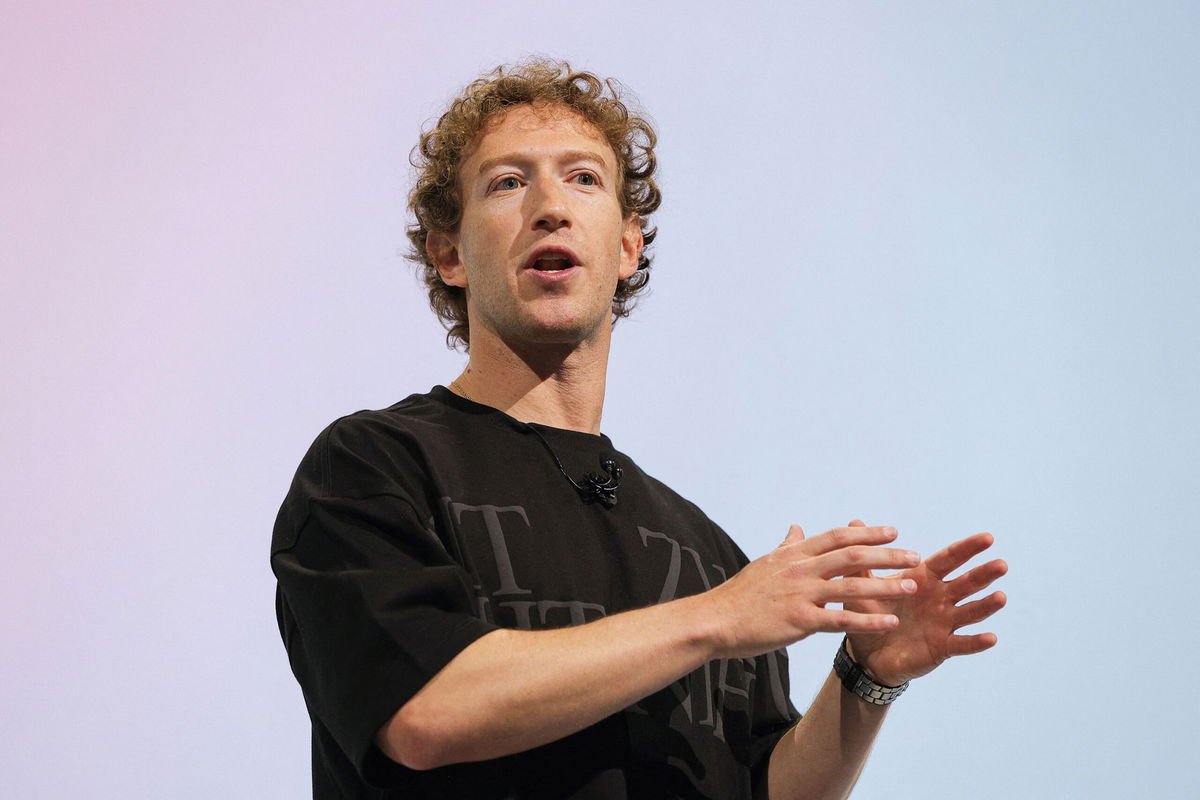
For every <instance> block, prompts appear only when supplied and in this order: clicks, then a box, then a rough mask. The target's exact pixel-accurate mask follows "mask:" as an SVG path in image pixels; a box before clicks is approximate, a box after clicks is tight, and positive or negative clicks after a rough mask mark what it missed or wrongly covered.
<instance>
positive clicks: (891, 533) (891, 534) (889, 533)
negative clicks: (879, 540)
mask: <svg viewBox="0 0 1200 800" xmlns="http://www.w3.org/2000/svg"><path fill="white" fill-rule="evenodd" d="M883 535H884V536H886V537H888V538H889V539H895V538H896V529H895V528H884V529H883Z"/></svg>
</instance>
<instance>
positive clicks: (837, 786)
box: [760, 671, 888, 800]
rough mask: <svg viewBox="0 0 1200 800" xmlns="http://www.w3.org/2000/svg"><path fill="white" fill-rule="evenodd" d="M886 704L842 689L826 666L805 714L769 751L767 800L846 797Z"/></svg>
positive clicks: (884, 714)
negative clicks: (877, 704)
mask: <svg viewBox="0 0 1200 800" xmlns="http://www.w3.org/2000/svg"><path fill="white" fill-rule="evenodd" d="M887 710H888V706H876V705H871V704H870V703H867V702H864V701H863V700H861V699H859V698H858V697H855V696H854V695H852V694H851V693H850V692H848V691H846V690H845V689H844V688H843V687H842V684H841V681H839V680H838V677H837V676H836V675H835V674H833V672H832V671H831V672H830V673H829V677H828V678H827V679H826V680H825V685H824V686H822V687H821V691H820V692H819V693H818V694H817V697H816V699H815V700H813V703H812V705H811V706H810V707H809V709H808V712H807V713H806V714H805V715H804V718H803V719H801V720H800V722H798V723H797V724H796V725H795V726H794V727H793V728H792V729H791V730H790V731H788V732H787V733H786V734H785V735H784V736H783V738H782V739H780V740H779V743H778V744H777V745H776V746H775V750H774V751H773V752H772V753H771V760H770V764H769V769H768V773H767V787H768V792H769V794H768V795H767V796H769V797H770V800H791V799H792V798H805V799H806V800H808V798H821V799H822V800H823V799H824V798H844V797H848V796H849V795H850V790H851V789H853V788H854V784H855V783H856V782H857V781H858V776H859V774H860V773H861V772H862V768H863V765H865V764H866V762H867V756H868V755H869V754H870V752H871V746H872V744H874V742H875V736H876V735H877V734H878V733H879V728H880V726H882V725H883V720H884V717H885V716H887ZM760 796H761V793H760Z"/></svg>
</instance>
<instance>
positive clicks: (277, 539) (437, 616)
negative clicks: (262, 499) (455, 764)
mask: <svg viewBox="0 0 1200 800" xmlns="http://www.w3.org/2000/svg"><path fill="white" fill-rule="evenodd" d="M336 425H337V423H335V426H336ZM397 460H398V459H397V456H396V454H395V453H387V454H386V456H385V453H384V452H383V451H380V450H378V449H377V448H376V447H375V446H364V444H363V440H361V439H360V438H359V437H356V436H353V435H349V436H347V435H339V432H338V431H337V430H336V427H335V428H331V429H330V430H328V431H326V433H325V434H323V435H322V437H320V438H319V439H318V440H317V442H316V443H315V444H314V445H313V448H312V449H311V450H310V452H309V454H308V456H306V458H305V460H304V462H303V463H302V464H301V466H300V469H299V471H298V472H297V475H296V478H295V480H294V481H293V484H292V489H291V491H290V492H289V494H288V497H287V499H286V500H285V501H284V505H283V508H282V509H281V510H280V514H279V519H278V521H277V523H276V528H275V533H274V537H273V541H272V547H271V565H272V569H273V571H274V573H275V576H276V578H277V579H278V582H279V585H278V593H277V613H278V616H279V624H280V629H281V632H282V634H283V638H284V644H285V646H286V647H287V651H288V657H289V660H290V662H291V666H292V671H293V672H294V673H295V676H296V679H297V680H298V682H299V683H300V686H301V688H302V689H303V692H304V697H305V701H306V703H307V704H308V706H309V711H310V714H311V715H312V716H313V718H314V722H319V724H320V725H321V726H323V727H324V728H325V729H327V731H328V733H329V735H330V737H331V738H332V739H333V741H334V742H335V743H336V745H337V746H338V748H339V749H340V750H341V751H342V752H343V753H344V754H345V756H346V758H347V759H348V761H350V762H351V763H352V764H353V765H354V767H355V769H356V771H357V772H358V774H359V775H360V776H361V777H362V778H363V780H365V781H367V782H375V781H373V780H372V775H371V774H370V773H371V772H372V769H371V765H372V764H373V763H376V764H377V763H378V759H379V758H381V755H380V753H379V752H378V750H377V749H375V745H374V737H375V733H376V731H378V729H379V728H380V727H381V726H382V725H383V724H384V723H385V722H386V721H387V720H388V719H389V718H390V717H391V716H392V715H393V714H394V713H395V712H396V711H397V710H398V709H399V708H400V707H401V706H402V705H403V704H404V703H405V702H407V700H408V699H409V698H411V697H412V696H413V695H414V694H416V693H417V691H419V690H420V689H421V687H422V686H424V685H425V683H426V682H427V681H428V680H429V679H430V678H431V677H433V676H434V675H435V674H436V673H437V672H438V671H439V670H441V669H442V667H444V666H445V665H446V664H447V663H448V662H449V661H450V660H451V659H453V658H454V657H455V656H456V655H457V654H458V653H459V652H461V651H462V650H463V649H464V648H465V647H467V646H468V645H469V644H471V643H472V642H473V641H475V639H477V638H478V637H480V636H482V635H483V634H485V633H487V632H489V631H491V630H493V629H494V628H495V626H493V625H491V624H488V623H486V622H484V621H482V620H481V619H479V618H478V617H477V616H476V615H475V614H474V613H473V606H474V602H475V601H474V599H473V598H474V593H473V590H472V587H471V581H470V577H469V575H468V573H467V572H466V571H465V570H464V569H463V568H462V566H461V565H460V564H458V563H457V562H456V561H455V560H454V559H453V558H452V557H451V556H450V554H449V552H448V550H447V548H446V546H445V544H444V542H443V541H442V540H441V538H440V537H439V536H438V535H437V534H436V533H435V532H434V531H433V530H431V522H430V520H431V519H432V514H423V513H421V512H420V511H418V509H417V504H418V501H417V500H414V498H413V496H412V495H413V492H412V491H411V488H409V487H406V486H405V482H406V481H405V480H404V479H402V478H401V477H399V473H397V470H398V469H400V470H403V469H419V467H416V466H415V465H407V466H406V465H404V464H399V463H397ZM399 460H401V461H402V460H404V459H403V458H402V457H401V458H400V459H399ZM375 777H376V779H378V776H375Z"/></svg>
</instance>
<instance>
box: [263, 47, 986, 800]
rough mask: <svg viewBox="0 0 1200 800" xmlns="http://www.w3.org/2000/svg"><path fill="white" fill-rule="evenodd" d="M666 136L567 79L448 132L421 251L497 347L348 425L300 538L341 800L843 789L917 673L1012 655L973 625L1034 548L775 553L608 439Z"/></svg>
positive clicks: (852, 537)
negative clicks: (604, 413)
mask: <svg viewBox="0 0 1200 800" xmlns="http://www.w3.org/2000/svg"><path fill="white" fill-rule="evenodd" d="M654 143H655V140H654V134H653V131H652V130H651V128H650V127H649V126H648V125H647V124H646V123H645V122H644V121H643V120H641V119H640V118H638V117H637V116H635V115H631V114H630V113H629V112H628V111H627V109H626V108H625V106H624V105H623V104H621V102H620V100H619V97H617V96H616V95H615V93H614V90H613V87H612V86H611V85H610V84H605V83H603V82H601V81H600V80H598V79H597V78H595V77H594V76H592V75H589V74H587V73H574V72H572V71H571V70H570V68H569V67H568V66H567V65H565V64H555V63H544V62H537V63H531V64H526V65H522V66H520V67H518V68H515V69H504V68H501V69H499V70H497V71H496V72H495V73H493V74H491V75H489V76H487V77H485V78H482V79H480V80H478V81H476V82H475V83H473V84H471V85H470V86H468V87H467V89H466V90H465V91H464V93H463V95H462V96H461V97H460V98H459V99H458V100H456V101H455V103H454V104H453V105H452V106H451V108H450V110H449V111H448V112H447V113H446V114H445V115H443V116H442V118H441V119H440V120H439V121H438V124H437V126H436V127H435V128H434V129H433V130H431V131H430V132H428V133H426V134H425V135H424V136H423V137H422V140H421V144H420V145H419V148H418V152H417V155H416V163H417V166H418V167H419V168H420V169H421V175H420V177H419V179H418V182H417V185H416V187H415V188H414V190H413V194H412V196H411V199H410V203H411V205H412V207H413V209H414V212H415V215H416V218H417V222H416V224H415V225H414V226H413V227H412V228H411V229H410V238H411V239H412V241H413V244H414V249H415V253H416V259H417V260H418V261H420V263H422V264H423V265H424V269H425V277H426V283H427V285H428V287H429V289H430V297H431V301H432V305H433V307H434V309H435V310H436V311H437V312H438V313H439V315H440V316H441V317H442V318H443V321H444V322H445V323H446V324H447V327H448V328H449V338H450V340H451V341H452V342H461V343H462V344H464V345H466V346H467V347H468V348H469V361H468V363H467V366H466V369H465V370H464V371H463V373H462V374H461V375H459V376H458V377H457V378H456V379H455V380H453V381H451V382H450V384H449V388H444V387H436V388H435V389H434V390H433V391H432V392H430V393H429V394H427V395H413V396H412V397H409V398H407V399H406V400H404V401H402V402H400V403H398V404H397V405H395V406H393V407H391V408H389V409H386V410H383V411H375V412H359V413H358V414H354V415H351V416H349V417H345V418H343V419H341V420H338V421H337V422H335V423H334V424H333V425H332V426H330V427H329V428H328V429H326V430H325V431H324V432H323V433H322V434H321V436H320V437H319V438H318V439H317V441H316V443H315V444H314V445H313V447H312V449H311V450H310V451H309V454H308V455H307V456H306V458H305V460H304V462H303V463H302V464H301V466H300V469H299V471H298V473H297V476H296V479H295V481H294V483H293V486H292V489H291V491H290V493H289V494H288V497H287V499H286V500H285V502H284V504H283V508H282V509H281V511H280V516H279V521H278V523H277V525H276V529H275V534H274V540H273V543H272V565H273V568H274V570H275V573H276V575H277V577H278V579H279V592H278V614H279V622H280V628H281V631H282V633H283V637H284V641H285V644H286V646H287V650H288V653H289V656H290V659H291V664H292V668H293V671H294V672H295V674H296V677H297V679H298V680H299V682H300V684H301V687H302V688H303V690H304V697H305V701H306V703H307V705H308V708H309V712H310V715H311V718H312V725H313V781H314V794H315V795H316V796H317V797H322V798H324V797H354V798H392V797H394V798H400V797H405V798H625V797H636V798H643V797H644V798H671V797H682V798H713V799H714V800H716V799H717V798H720V800H724V799H725V798H737V797H747V798H748V797H752V796H754V797H770V798H774V799H780V798H801V797H803V798H815V797H844V796H845V795H847V794H848V792H849V791H850V789H851V788H852V786H853V785H854V782H855V780H856V779H857V776H858V774H859V772H860V770H861V769H862V766H863V764H864V762H865V759H866V756H867V753H868V751H869V749H870V746H871V743H872V741H873V740H874V737H875V735H876V733H877V732H878V730H879V727H880V725H881V724H882V722H883V718H884V716H885V714H886V712H887V707H888V706H887V704H888V703H890V702H891V701H892V700H893V699H895V697H896V696H897V695H898V693H899V691H901V690H902V687H903V686H904V685H906V683H907V681H909V680H910V679H912V678H915V677H918V676H920V675H923V674H925V673H927V672H929V671H930V670H932V669H933V668H934V667H936V666H937V665H938V664H939V663H941V662H942V661H944V660H945V659H946V658H948V657H950V656H953V655H962V654H967V653H975V652H979V651H981V650H984V649H987V648H988V647H991V646H992V645H993V644H995V641H996V639H995V636H993V635H992V634H977V635H973V636H962V635H957V634H956V633H955V631H956V630H957V629H958V628H959V627H961V626H964V625H968V624H971V623H974V622H979V621H981V620H983V619H985V618H987V617H989V616H990V615H991V614H993V613H994V612H995V611H997V610H998V609H999V608H1000V607H1001V606H1003V604H1004V596H1003V594H1002V593H1000V592H996V593H993V594H991V595H990V596H988V597H985V598H983V599H980V600H975V601H974V602H967V603H963V604H961V605H960V602H961V601H963V600H965V599H966V598H967V597H969V596H970V595H973V594H975V593H977V592H979V591H980V590H982V589H983V588H985V587H986V586H988V585H989V584H990V583H991V582H992V581H994V580H995V579H996V578H998V577H999V576H1000V575H1002V574H1003V573H1004V571H1005V569H1006V567H1005V565H1004V563H1003V562H1002V561H992V562H990V563H987V564H984V565H982V566H978V567H975V568H974V569H972V570H970V571H968V572H966V573H965V574H964V575H962V576H960V577H958V578H956V579H954V580H951V581H944V580H943V578H945V576H946V575H947V574H948V573H949V572H951V571H952V570H954V569H956V568H958V567H959V566H960V565H962V564H964V563H965V562H966V561H967V560H968V559H970V558H971V557H973V556H975V555H977V554H978V553H980V552H982V551H983V550H985V549H986V548H987V547H989V546H990V544H991V537H990V536H989V535H988V534H977V535H975V536H972V537H969V538H967V539H964V540H962V541H960V542H957V543H955V544H953V545H951V546H950V547H948V548H946V549H945V550H943V551H941V552H939V553H937V554H935V555H934V556H932V557H930V558H928V559H926V560H924V561H922V560H920V559H919V557H918V556H917V554H915V553H910V552H907V551H905V550H902V549H897V548H893V547H889V546H887V545H889V544H890V543H891V542H892V541H893V540H894V539H895V537H896V532H895V531H894V530H893V529H891V528H887V527H870V526H866V525H864V524H862V523H861V522H859V521H857V520H856V521H854V522H852V523H851V524H850V525H849V526H847V527H845V528H839V529H836V530H832V531H829V532H827V533H824V534H821V535H819V536H813V537H811V538H805V536H804V533H803V532H802V531H801V529H800V528H799V527H796V526H793V527H792V529H791V530H790V531H789V532H788V534H787V537H786V539H785V540H784V542H783V543H782V544H781V545H780V546H779V547H778V548H776V549H775V550H774V551H773V552H771V553H770V554H768V555H766V556H764V557H762V558H760V559H758V560H756V561H753V562H748V560H747V559H746V557H745V556H744V555H743V554H742V553H741V551H740V550H738V549H737V547H736V546H735V545H734V544H733V543H732V541H730V539H729V538H728V537H727V536H726V535H725V534H724V532H722V531H721V530H720V529H719V528H717V526H716V525H715V524H713V523H712V522H711V521H709V520H708V519H707V517H705V516H704V515H703V514H702V513H701V512H700V511H699V509H697V508H696V507H695V506H694V505H692V504H691V503H689V502H687V501H686V500H684V499H682V498H681V497H679V496H678V495H676V494H675V493H674V492H672V491H671V490H670V489H668V488H667V487H666V486H664V485H663V484H661V483H659V482H658V481H656V480H654V479H653V478H651V477H649V476H647V475H646V474H645V473H643V472H642V471H641V470H640V469H639V468H638V467H637V465H636V464H635V463H634V462H633V461H632V460H631V459H630V458H629V457H628V456H626V455H624V454H623V453H621V452H619V451H618V450H616V449H615V448H614V447H613V445H612V443H611V442H610V441H609V440H608V439H607V437H604V436H603V435H601V434H600V420H601V410H602V406H603V400H604V387H605V374H606V369H607V364H608V354H609V346H610V341H611V334H612V327H613V323H614V320H615V318H617V317H618V316H622V315H624V314H626V313H628V310H629V306H630V303H631V301H632V299H633V297H634V296H635V295H636V293H637V291H638V290H639V289H640V288H641V287H642V286H644V284H645V281H646V279H647V275H648V269H649V266H650V260H649V257H648V256H647V255H646V253H645V246H646V245H647V244H648V243H649V242H650V241H651V240H652V239H653V235H654V231H653V229H652V228H650V227H649V226H648V223H647V217H648V215H649V214H650V213H651V212H653V211H654V210H655V208H657V206H658V201H659V193H658V189H657V187H656V186H655V184H654V181H653V173H654V166H655V162H654V155H653V147H654ZM872 570H901V571H900V572H898V573H896V574H892V575H890V576H889V577H878V576H875V575H873V573H872ZM835 604H841V605H842V606H843V608H835V607H831V606H832V605H835ZM824 631H831V632H838V633H843V634H845V641H844V643H843V645H842V648H840V649H839V651H838V654H837V661H836V665H837V669H836V670H835V671H833V672H831V673H830V676H829V677H828V679H827V680H826V681H825V684H824V686H823V688H822V689H821V690H820V693H819V694H818V696H817V698H816V699H815V701H814V702H813V704H812V706H811V707H810V708H809V710H808V711H807V713H806V714H805V715H804V717H803V719H800V717H799V715H798V714H797V713H796V711H795V709H794V708H793V707H792V705H791V703H790V701H789V700H788V694H787V692H788V690H787V663H786V653H785V651H784V650H783V648H785V647H786V646H787V645H789V644H791V643H793V642H796V641H799V640H800V639H803V638H805V637H806V636H808V635H810V634H812V633H817V632H824Z"/></svg>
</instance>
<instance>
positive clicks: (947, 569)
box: [925, 533, 995, 578]
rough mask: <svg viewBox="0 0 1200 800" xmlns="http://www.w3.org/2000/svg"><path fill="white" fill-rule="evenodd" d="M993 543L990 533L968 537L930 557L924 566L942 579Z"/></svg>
mask: <svg viewBox="0 0 1200 800" xmlns="http://www.w3.org/2000/svg"><path fill="white" fill-rule="evenodd" d="M993 541H995V539H994V537H993V536H992V535H991V534H990V533H977V534H975V535H974V536H968V537H967V538H965V539H960V540H958V541H957V542H955V543H954V544H952V545H950V546H949V547H946V548H944V549H942V550H939V551H937V552H936V553H934V554H933V555H931V556H930V557H929V558H928V559H927V560H926V561H925V566H926V567H928V568H929V571H930V572H932V573H933V574H934V575H936V576H937V577H938V578H944V577H946V576H947V575H949V574H950V573H951V572H953V571H954V570H956V569H958V568H959V567H961V566H962V565H963V564H965V563H967V562H968V561H970V560H971V559H972V558H974V557H975V556H977V555H979V554H980V553H982V552H983V551H984V550H987V549H988V548H989V547H991V546H992V542H993Z"/></svg>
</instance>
